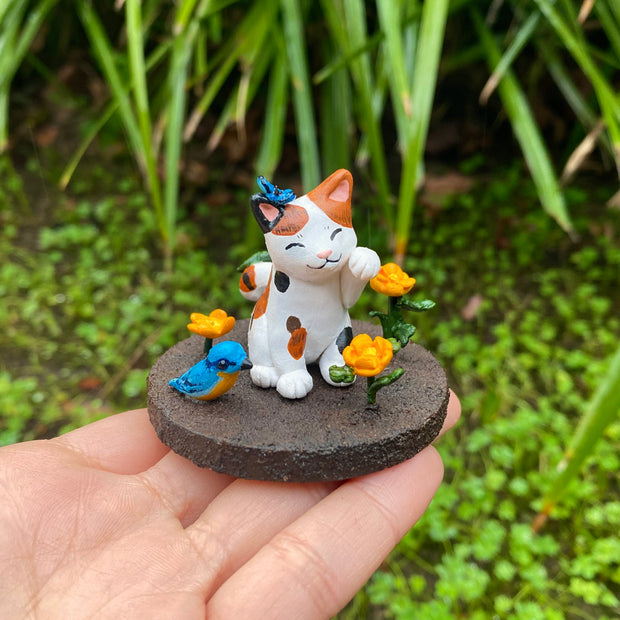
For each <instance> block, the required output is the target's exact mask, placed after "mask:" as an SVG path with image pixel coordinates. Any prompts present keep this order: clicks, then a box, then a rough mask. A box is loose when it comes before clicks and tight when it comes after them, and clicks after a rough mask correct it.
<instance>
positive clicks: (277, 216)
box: [252, 170, 357, 281]
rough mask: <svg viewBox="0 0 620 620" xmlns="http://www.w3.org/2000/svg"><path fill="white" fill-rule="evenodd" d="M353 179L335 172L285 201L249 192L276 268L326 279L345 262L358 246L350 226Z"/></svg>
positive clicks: (297, 275)
mask: <svg viewBox="0 0 620 620" xmlns="http://www.w3.org/2000/svg"><path fill="white" fill-rule="evenodd" d="M352 189H353V181H352V177H351V173H350V172H349V171H348V170H338V171H336V172H334V174H332V175H331V176H330V177H328V178H327V179H326V180H325V181H323V183H321V184H320V185H319V186H318V187H316V188H315V189H313V190H312V191H311V192H308V194H306V195H305V196H301V197H300V198H297V199H295V200H293V201H292V202H289V203H287V204H285V205H278V204H272V203H270V202H269V201H266V200H265V199H264V198H265V197H264V196H263V195H261V194H255V195H254V196H252V211H253V213H254V216H255V217H256V220H257V222H258V223H259V225H260V226H261V229H262V230H263V232H264V233H265V244H266V246H267V250H268V252H269V255H270V256H271V260H272V262H273V264H274V266H275V267H276V269H278V270H282V271H284V272H286V273H287V275H289V276H292V277H295V278H297V279H301V280H306V281H315V280H321V279H323V278H327V277H329V276H330V275H333V274H334V273H335V272H338V271H339V270H340V269H341V268H342V267H343V266H344V265H346V263H347V261H348V259H349V256H350V254H351V252H352V251H353V249H354V248H355V247H356V245H357V237H356V235H355V232H354V230H353V228H352V226H351V192H352Z"/></svg>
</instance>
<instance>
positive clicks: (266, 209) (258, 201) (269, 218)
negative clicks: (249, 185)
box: [250, 194, 284, 233]
mask: <svg viewBox="0 0 620 620" xmlns="http://www.w3.org/2000/svg"><path fill="white" fill-rule="evenodd" d="M250 205H251V206H252V213H253V214H254V218H255V219H256V221H257V222H258V225H259V226H260V228H261V230H262V231H263V232H264V233H267V232H270V231H271V230H273V228H274V226H275V225H276V224H277V223H278V221H279V220H280V218H281V217H282V215H283V214H284V209H283V208H282V207H277V206H275V205H273V204H271V203H270V202H268V201H266V200H265V196H263V195H262V194H254V195H253V196H252V198H251V199H250Z"/></svg>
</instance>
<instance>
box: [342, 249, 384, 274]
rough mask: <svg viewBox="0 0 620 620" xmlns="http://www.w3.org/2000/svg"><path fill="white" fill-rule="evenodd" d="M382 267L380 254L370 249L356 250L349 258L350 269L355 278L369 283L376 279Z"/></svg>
mask: <svg viewBox="0 0 620 620" xmlns="http://www.w3.org/2000/svg"><path fill="white" fill-rule="evenodd" d="M380 267H381V260H380V258H379V256H378V254H377V253H376V252H375V251H374V250H371V249H370V248H355V249H354V250H353V252H351V256H350V258H349V269H350V270H351V273H352V274H353V276H354V277H356V278H358V279H360V280H364V281H368V280H370V279H372V278H374V277H375V276H376V275H377V274H378V273H379V269H380Z"/></svg>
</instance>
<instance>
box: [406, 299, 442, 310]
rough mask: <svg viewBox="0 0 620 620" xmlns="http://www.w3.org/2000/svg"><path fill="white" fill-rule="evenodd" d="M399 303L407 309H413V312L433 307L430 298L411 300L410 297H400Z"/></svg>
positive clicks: (433, 304)
mask: <svg viewBox="0 0 620 620" xmlns="http://www.w3.org/2000/svg"><path fill="white" fill-rule="evenodd" d="M400 305H401V306H402V307H403V308H407V310H413V312H426V311H427V310H430V309H431V308H434V307H435V305H436V304H435V302H434V301H432V300H430V299H424V300H422V301H412V300H411V299H401V301H400Z"/></svg>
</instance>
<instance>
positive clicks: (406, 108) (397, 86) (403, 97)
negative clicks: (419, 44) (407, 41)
mask: <svg viewBox="0 0 620 620" xmlns="http://www.w3.org/2000/svg"><path fill="white" fill-rule="evenodd" d="M400 4H401V3H400V2H394V1H393V0H377V12H378V16H379V25H380V26H381V30H382V31H383V35H384V37H383V47H384V49H385V53H386V55H387V60H388V63H387V67H388V70H387V71H386V73H387V76H388V82H389V86H390V92H391V96H392V107H393V109H394V116H395V118H396V126H397V132H398V141H399V144H400V148H401V151H403V150H404V149H405V148H406V146H407V144H408V142H409V128H410V123H411V93H410V92H409V83H408V79H407V70H406V66H405V47H404V42H403V37H402V30H403V25H402V21H401V14H400Z"/></svg>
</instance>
